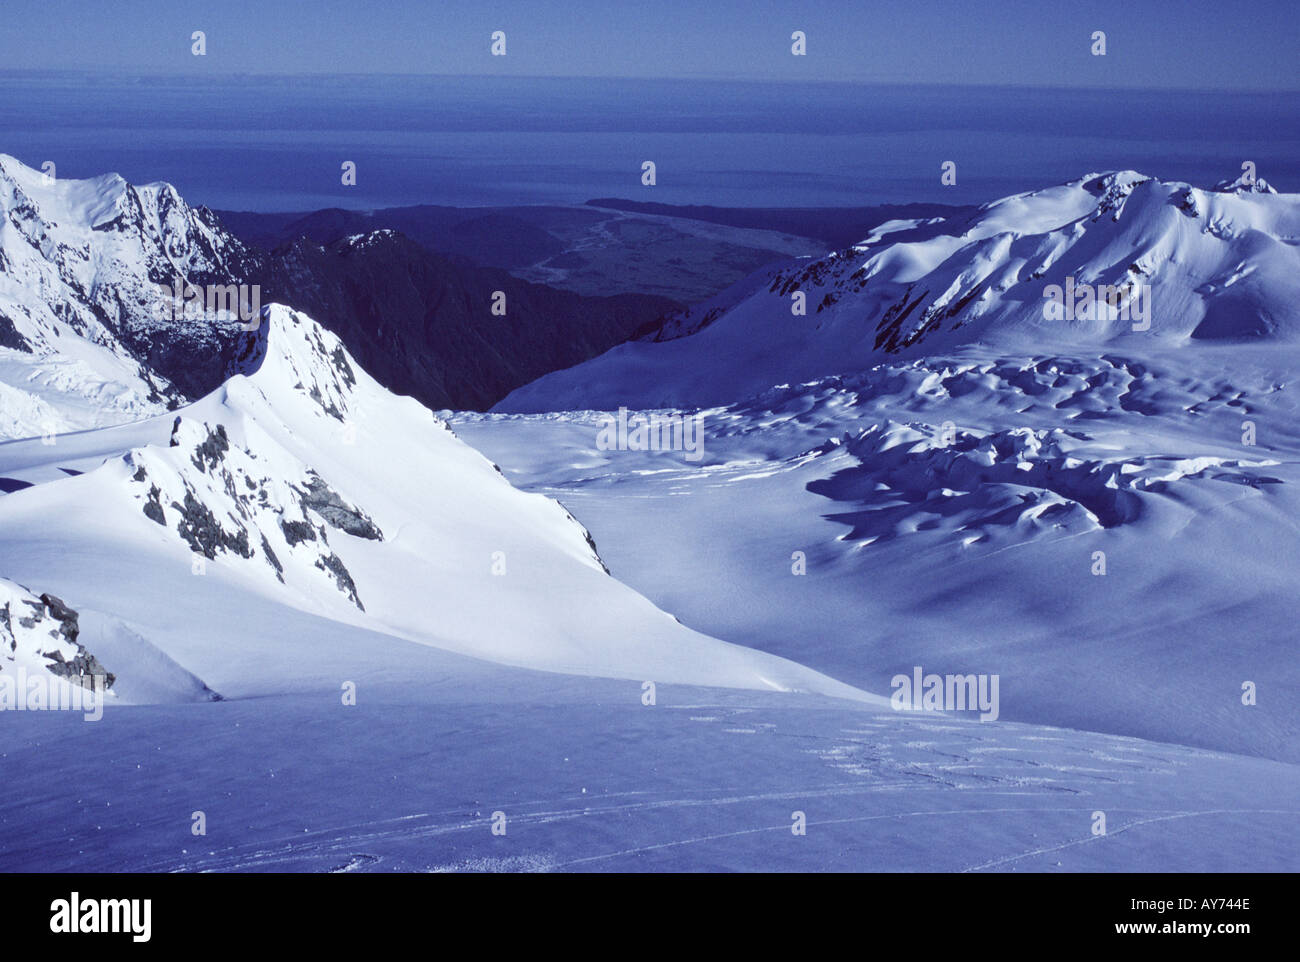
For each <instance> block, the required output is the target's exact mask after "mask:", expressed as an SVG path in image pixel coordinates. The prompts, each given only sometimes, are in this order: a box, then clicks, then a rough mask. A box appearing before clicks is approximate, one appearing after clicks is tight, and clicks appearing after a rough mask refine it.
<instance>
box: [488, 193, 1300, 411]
mask: <svg viewBox="0 0 1300 962" xmlns="http://www.w3.org/2000/svg"><path fill="white" fill-rule="evenodd" d="M1108 290H1109V291H1110V292H1111V293H1109V294H1108V293H1107V291H1108ZM1045 295H1046V296H1045ZM799 308H802V309H803V310H804V311H805V313H798V312H797V310H798V309H799ZM1239 341H1270V342H1286V343H1294V342H1296V341H1300V195H1296V194H1278V193H1276V192H1274V191H1273V189H1272V188H1271V187H1269V186H1268V184H1267V183H1266V182H1264V181H1262V180H1259V181H1254V182H1253V183H1251V184H1249V185H1247V184H1245V183H1243V182H1242V181H1241V180H1238V181H1235V182H1231V183H1226V184H1221V185H1219V186H1218V187H1217V188H1215V189H1210V190H1203V189H1199V188H1196V187H1192V186H1190V185H1188V184H1183V183H1171V182H1164V181H1160V180H1156V179H1154V178H1152V177H1147V176H1144V175H1142V174H1138V173H1135V172H1133V171H1120V172H1115V173H1108V174H1089V175H1088V176H1085V177H1082V178H1080V179H1078V180H1075V181H1071V182H1069V183H1066V184H1062V185H1060V186H1057V187H1051V188H1047V189H1045V190H1039V191H1033V192H1031V193H1026V194H1018V195H1015V196H1013V197H1007V198H1005V199H1003V200H999V201H995V202H993V203H990V204H986V205H984V206H983V207H981V208H979V209H978V210H977V211H976V212H975V213H974V214H971V215H969V216H960V217H957V218H946V219H941V220H931V221H925V222H918V221H895V222H891V223H889V224H886V225H882V227H881V228H878V229H877V230H876V231H874V232H873V234H872V236H870V237H867V238H865V239H864V240H863V241H862V243H860V244H857V245H855V246H853V247H850V248H848V249H846V250H843V251H838V252H835V253H832V254H829V255H828V256H826V257H824V258H821V259H819V260H814V261H810V262H808V261H805V262H800V263H796V264H793V265H791V266H789V267H787V268H784V269H776V270H773V271H769V272H764V273H760V274H758V275H755V276H752V277H750V278H748V279H747V280H746V281H744V282H742V283H740V284H738V285H736V286H735V287H733V288H731V289H729V290H728V291H724V292H723V293H722V294H719V295H718V296H717V297H716V298H714V299H712V300H710V301H706V302H704V303H703V304H700V305H697V306H696V307H694V308H692V309H691V310H689V311H687V312H685V313H684V314H682V315H680V316H677V317H674V318H673V319H671V320H670V322H669V323H668V324H667V325H665V326H664V327H662V328H661V329H660V330H658V331H656V332H655V333H653V334H651V335H648V336H647V337H646V338H645V339H644V340H643V341H642V342H633V343H628V344H623V345H620V346H619V347H616V348H614V349H613V350H611V351H609V352H607V353H606V354H604V355H602V356H601V357H600V358H596V359H593V360H592V361H589V362H587V363H586V364H583V365H579V366H577V367H575V368H571V369H569V370H567V371H560V372H556V373H553V374H551V375H548V376H547V377H543V378H540V379H539V380H537V381H535V382H534V383H533V384H530V385H527V386H526V387H524V388H521V389H519V390H517V391H515V392H513V393H512V394H511V395H510V396H509V397H507V398H506V399H505V400H504V401H502V402H501V403H500V404H499V405H498V406H497V408H496V410H499V411H513V412H532V411H547V410H583V409H597V410H608V409H616V408H618V407H619V406H621V405H627V406H628V407H634V408H635V407H642V408H646V407H665V406H699V405H711V404H719V403H727V402H730V401H735V400H738V399H740V398H743V397H747V396H749V395H752V394H756V393H758V392H760V391H763V390H766V389H767V388H768V387H770V386H772V385H774V384H779V383H788V382H798V381H807V380H812V379H814V378H819V377H824V376H826V375H834V374H844V373H850V372H853V371H857V370H861V369H863V368H866V367H870V366H871V365H873V364H876V363H880V362H881V361H882V360H885V359H888V358H890V357H893V356H904V357H914V356H920V355H923V354H933V353H935V352H942V351H946V350H952V349H953V348H955V347H957V346H960V345H962V344H968V343H972V342H984V343H989V344H995V345H999V346H1004V347H1005V348H1006V349H1007V350H1009V351H1016V352H1018V353H1034V354H1044V353H1048V352H1050V351H1051V350H1053V349H1067V348H1069V347H1070V346H1071V345H1074V346H1080V345H1081V346H1083V347H1084V348H1091V347H1101V346H1109V347H1113V348H1116V349H1121V350H1133V351H1142V350H1145V349H1147V348H1148V347H1151V346H1165V345H1179V344H1185V343H1188V342H1199V343H1230V342H1239Z"/></svg>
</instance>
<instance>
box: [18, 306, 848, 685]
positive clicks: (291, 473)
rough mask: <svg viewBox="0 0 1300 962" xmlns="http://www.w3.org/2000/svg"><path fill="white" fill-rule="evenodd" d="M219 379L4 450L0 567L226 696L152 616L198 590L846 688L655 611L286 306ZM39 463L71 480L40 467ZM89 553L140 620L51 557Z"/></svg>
mask: <svg viewBox="0 0 1300 962" xmlns="http://www.w3.org/2000/svg"><path fill="white" fill-rule="evenodd" d="M232 371H233V372H234V373H232V375H231V377H230V378H229V380H228V381H227V382H226V384H225V385H224V386H223V387H222V388H221V389H219V390H218V391H216V392H214V393H213V394H211V395H209V396H207V397H205V398H203V399H201V400H199V401H197V402H195V403H194V404H191V405H188V406H186V407H183V408H181V409H180V410H179V411H178V412H176V413H175V414H174V415H163V416H160V417H155V418H152V419H149V420H146V421H143V422H140V423H139V424H135V425H129V426H125V427H121V428H116V429H109V430H103V431H95V432H89V433H86V434H82V435H73V436H66V437H59V438H57V439H56V443H55V444H53V445H50V446H43V445H42V444H41V442H40V441H39V440H31V441H22V442H11V443H10V444H7V445H4V446H3V447H0V476H4V477H6V478H7V479H8V480H9V481H10V483H11V485H19V486H20V485H21V484H24V483H26V484H30V486H28V487H21V486H20V487H19V488H18V489H17V490H14V492H13V493H11V494H9V495H6V496H4V497H3V498H0V544H3V545H4V552H3V557H4V559H5V560H4V563H5V565H6V572H5V573H6V574H13V575H15V576H21V577H23V578H30V579H31V580H33V581H35V580H37V579H36V578H33V577H32V575H33V574H39V575H41V578H42V580H41V581H40V583H42V584H45V583H49V584H53V585H55V586H56V587H57V588H58V590H59V591H60V592H62V593H63V594H64V595H65V596H67V597H69V598H76V599H78V601H79V602H82V603H85V604H88V605H89V606H90V607H92V608H93V609H94V610H96V611H98V612H102V613H104V614H105V615H107V616H111V617H113V618H115V619H119V620H120V621H121V622H122V623H123V624H124V625H125V626H126V627H127V628H129V629H130V630H131V631H133V632H135V633H136V634H138V635H139V636H140V637H141V638H142V639H144V640H146V641H148V642H149V643H150V644H151V645H154V646H156V647H157V648H158V649H161V650H162V651H163V652H164V653H165V654H166V655H167V656H168V657H170V658H172V659H173V660H174V661H175V662H176V663H177V664H179V665H180V666H181V667H182V668H183V669H184V670H186V671H188V672H190V673H191V674H192V675H194V676H197V677H199V678H203V679H204V680H205V681H207V682H209V683H211V684H212V686H213V687H214V688H215V689H216V690H218V691H221V692H222V694H223V695H226V694H229V690H230V688H231V686H232V685H234V686H235V689H236V690H238V685H239V684H241V683H242V684H245V685H246V684H248V682H249V679H248V678H246V677H240V676H236V677H235V678H234V679H232V678H231V677H230V674H229V669H225V670H222V669H221V668H220V666H219V665H217V666H214V665H213V664H212V663H211V659H212V658H213V657H214V654H215V652H214V651H212V650H209V649H207V648H192V647H190V645H191V642H189V641H188V640H186V641H184V642H177V641H176V639H175V638H174V637H173V636H172V631H173V629H169V628H167V627H166V626H167V625H168V624H174V623H175V622H176V620H177V618H178V617H180V618H181V620H182V621H188V620H189V619H190V618H191V617H202V616H201V615H200V614H199V611H201V610H204V609H203V604H204V600H203V595H204V587H205V586H206V585H215V584H220V585H222V586H224V587H223V589H222V590H223V593H225V594H226V595H227V596H229V597H231V598H237V597H240V596H248V597H253V596H256V597H258V598H261V599H263V600H264V602H269V603H273V604H274V605H277V606H287V607H288V608H290V609H295V610H298V611H301V612H304V613H305V612H311V613H313V614H316V615H321V616H324V617H326V618H329V619H331V620H336V621H339V622H342V623H345V624H349V625H355V626H358V627H365V628H369V629H370V630H372V631H379V632H383V633H386V634H390V635H396V636H398V637H402V638H407V639H410V640H413V641H418V642H421V643H424V644H431V645H435V646H437V647H440V648H445V649H449V650H452V651H456V652H460V653H462V654H467V655H473V656H476V657H479V658H486V659H489V660H492V661H497V662H501V663H505V664H510V665H516V666H523V667H532V668H542V669H547V670H551V671H560V672H569V673H575V674H581V675H604V676H607V677H621V678H634V679H638V680H641V679H658V680H681V681H694V682H697V683H709V684H718V685H723V686H727V687H756V688H763V689H800V690H809V691H820V692H824V693H829V694H837V695H847V696H849V697H857V698H860V697H863V696H861V694H860V693H858V692H856V691H854V690H853V689H850V688H848V687H847V686H844V685H840V684H839V683H837V682H834V681H832V680H831V679H829V678H826V677H824V676H822V675H819V674H817V673H815V672H811V671H808V670H806V669H803V668H801V667H800V666H798V665H795V664H793V663H791V662H787V661H785V660H783V659H779V658H774V657H773V656H770V655H765V654H762V653H760V652H754V651H749V650H746V649H743V648H739V647H737V646H734V645H728V644H725V643H722V642H718V641H716V640H714V639H711V638H708V637H707V636H704V635H701V634H699V633H697V632H694V631H691V630H689V629H687V628H685V627H683V626H682V625H680V624H679V623H678V622H677V621H676V620H674V619H673V618H672V617H670V616H669V615H666V614H665V613H664V612H662V611H659V610H658V609H656V608H654V607H653V606H652V605H650V604H649V603H648V602H646V601H645V599H643V598H641V597H640V596H639V595H637V594H636V593H634V592H633V591H631V590H629V589H628V588H626V587H625V586H624V585H622V584H621V583H619V582H618V581H616V580H615V579H614V578H611V577H610V576H609V573H608V571H607V570H606V569H605V566H604V565H603V564H602V562H601V560H600V558H599V556H598V555H597V554H596V551H595V545H594V543H593V541H592V539H591V537H590V535H589V534H588V533H587V531H586V529H585V528H583V527H582V525H580V524H579V523H578V522H577V521H575V520H574V518H573V517H572V515H570V514H569V512H568V511H566V510H565V509H564V508H563V507H562V506H560V505H559V504H558V503H557V502H555V501H553V500H551V499H550V498H547V497H543V496H542V495H538V494H525V493H522V492H519V491H517V490H516V489H514V488H513V487H512V486H511V485H510V484H509V483H508V482H507V481H506V480H505V479H504V478H503V477H502V475H501V474H500V472H499V471H498V470H496V469H495V466H494V465H492V464H491V463H490V462H489V461H487V460H486V459H485V458H484V457H483V456H482V455H480V454H478V453H477V452H475V451H474V450H473V449H471V448H469V447H468V446H466V445H465V444H463V443H462V442H461V441H459V440H458V439H457V438H456V437H455V436H454V435H453V434H452V433H451V431H450V430H449V429H448V427H447V426H446V424H445V423H444V422H442V421H440V420H438V419H437V418H435V417H434V416H433V415H432V414H431V413H430V412H429V411H428V410H427V409H425V408H423V407H421V406H420V405H419V404H418V403H416V402H414V401H413V400H411V399H409V398H400V397H395V396H393V395H391V394H389V393H388V392H387V391H385V390H384V389H383V388H382V387H380V386H379V385H378V384H377V383H375V382H374V381H373V380H372V379H371V378H370V377H369V375H367V374H366V373H365V372H364V371H363V370H362V369H361V368H360V367H358V366H357V365H356V364H355V362H353V361H352V359H351V358H350V356H349V355H348V354H347V352H346V351H345V350H344V349H343V347H342V345H341V344H340V342H339V341H338V339H337V338H336V337H335V336H334V335H333V334H331V333H330V332H328V331H325V330H323V329H322V328H321V327H320V326H319V325H317V324H316V323H315V322H314V321H312V320H311V319H309V318H307V317H305V316H304V315H301V314H298V313H296V312H293V311H290V310H288V309H286V308H283V307H281V306H279V305H272V306H271V307H269V308H268V309H267V311H266V316H265V318H264V323H263V324H262V326H261V328H260V329H259V330H258V331H257V332H255V333H251V334H247V335H244V337H243V340H242V341H241V343H240V344H239V345H238V346H237V350H236V356H235V360H234V361H233V362H232ZM65 445H66V446H67V447H66V449H65V447H64V446H65ZM70 464H75V465H78V468H77V469H75V470H74V469H72V468H70V467H68V466H69V465H70ZM50 466H60V467H63V468H65V469H66V471H65V472H64V473H65V474H75V476H73V477H63V479H62V480H55V481H49V480H46V479H49V478H50V477H52V476H53V475H51V473H50V471H49V467H50ZM76 471H84V473H81V474H77V473H76ZM104 553H107V554H109V555H111V556H114V557H121V558H130V559H131V564H130V565H129V566H127V567H130V568H135V569H138V570H137V573H136V575H135V577H136V578H142V579H143V580H144V583H145V584H147V585H149V586H150V591H151V592H152V591H157V592H159V593H160V594H159V596H158V597H157V598H155V599H154V600H153V602H146V603H145V604H144V605H143V608H144V609H145V612H146V613H144V614H141V611H140V610H139V598H138V595H139V592H138V591H137V590H135V589H132V588H129V587H128V586H126V585H123V584H121V583H120V582H119V583H117V587H116V589H115V588H114V584H115V578H118V577H122V578H126V577H130V576H129V575H128V574H127V573H126V572H125V571H123V572H121V573H120V574H117V573H115V572H114V571H112V570H108V571H106V570H102V569H100V570H94V569H92V568H90V567H88V566H86V565H85V564H84V563H78V564H68V563H67V561H66V560H64V559H66V558H67V557H69V556H70V555H73V554H75V555H78V556H81V557H84V556H85V555H87V554H90V555H95V554H104ZM141 572H143V573H141ZM132 583H134V582H132ZM115 591H116V592H117V593H118V594H120V596H121V597H131V596H132V595H135V596H136V597H135V598H134V600H133V602H132V605H134V606H135V607H123V605H122V603H121V600H120V597H119V598H116V599H115ZM151 605H154V606H157V607H155V608H154V609H153V613H152V614H149V613H147V612H148V611H149V610H150V608H151ZM191 609H192V610H193V615H192V616H190V615H187V616H180V615H179V612H181V611H190V610H191ZM228 643H229V642H228V641H223V643H222V644H223V645H225V644H228ZM236 644H237V643H236ZM281 670H283V669H281ZM259 683H265V679H260V680H259Z"/></svg>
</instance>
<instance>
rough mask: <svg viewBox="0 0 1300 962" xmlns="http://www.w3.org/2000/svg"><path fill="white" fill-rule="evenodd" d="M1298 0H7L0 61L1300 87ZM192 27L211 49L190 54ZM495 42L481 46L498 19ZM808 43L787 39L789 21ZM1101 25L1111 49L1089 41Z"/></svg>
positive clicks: (154, 69)
mask: <svg viewBox="0 0 1300 962" xmlns="http://www.w3.org/2000/svg"><path fill="white" fill-rule="evenodd" d="M1296 4H1297V0H1248V2H1247V0H1178V2H1175V3H1170V2H1169V0H1158V2H1157V0H1073V2H1061V0H982V2H975V0H865V2H864V0H859V2H847V0H819V2H815V3H814V2H802V3H798V2H788V0H783V2H776V0H750V2H740V0H658V2H656V0H639V2H628V0H565V2H563V3H560V2H541V0H531V2H511V0H371V2H364V0H315V2H310V3H307V2H303V0H294V2H289V0H222V2H220V3H213V2H211V0H166V2H163V0H116V2H105V0H4V5H3V9H2V10H0V65H3V67H4V68H7V69H19V70H51V69H53V70H86V69H94V70H99V69H108V70H112V71H115V72H130V73H188V72H203V73H207V74H222V73H226V74H229V73H254V74H256V73H290V74H299V73H331V74H349V73H413V74H493V73H501V74H514V75H524V76H605V77H665V78H727V79H754V80H770V81H782V80H786V81H798V80H844V81H854V82H868V83H869V82H888V83H980V84H985V83H986V84H1012V85H1032V86H1043V85H1046V86H1067V87H1115V88H1170V87H1174V88H1179V87H1181V88H1187V89H1204V88H1216V89H1236V90H1241V89H1245V90H1291V91H1294V90H1300V58H1297V55H1296V53H1297V49H1300V42H1298V41H1300V16H1297V6H1296ZM196 30H202V31H204V33H205V36H206V45H207V53H206V56H203V57H196V56H194V55H193V54H192V53H191V35H192V34H193V32H194V31H196ZM496 30H501V31H504V32H505V34H506V55H505V56H504V57H494V56H492V55H491V53H490V43H491V41H490V36H491V34H492V32H493V31H496ZM796 30H801V31H803V32H804V34H805V35H806V37H807V55H806V56H803V57H796V56H794V55H792V53H791V49H790V48H791V34H792V33H793V32H794V31H796ZM1097 30H1101V31H1104V32H1105V34H1106V55H1105V56H1094V55H1093V54H1092V53H1091V50H1090V48H1091V46H1092V42H1093V41H1092V34H1093V32H1094V31H1097Z"/></svg>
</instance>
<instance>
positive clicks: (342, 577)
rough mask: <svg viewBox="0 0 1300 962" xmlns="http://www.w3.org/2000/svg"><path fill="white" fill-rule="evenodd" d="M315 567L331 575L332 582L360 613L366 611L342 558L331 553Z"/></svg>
mask: <svg viewBox="0 0 1300 962" xmlns="http://www.w3.org/2000/svg"><path fill="white" fill-rule="evenodd" d="M316 567H317V568H320V569H321V570H322V571H328V572H329V573H330V574H332V575H333V576H334V582H335V583H336V584H337V585H338V586H339V590H340V591H342V592H343V593H344V594H345V595H347V596H348V597H349V598H351V599H352V603H353V604H354V605H356V606H357V607H358V608H360V609H361V610H362V611H365V610H366V606H365V605H363V604H362V603H361V598H360V597H359V596H358V595H357V586H356V584H355V583H354V582H353V580H352V574H351V572H349V571H348V569H347V566H346V565H344V564H343V559H342V558H340V557H339V556H338V555H336V554H334V552H332V551H331V552H330V553H329V554H327V555H325V556H324V557H323V558H321V559H319V560H318V561H317V562H316Z"/></svg>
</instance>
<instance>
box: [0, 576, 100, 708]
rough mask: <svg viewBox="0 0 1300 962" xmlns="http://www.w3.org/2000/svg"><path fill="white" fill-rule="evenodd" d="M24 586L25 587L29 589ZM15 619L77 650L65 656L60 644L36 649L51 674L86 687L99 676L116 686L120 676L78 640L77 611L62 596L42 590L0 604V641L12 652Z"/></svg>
mask: <svg viewBox="0 0 1300 962" xmlns="http://www.w3.org/2000/svg"><path fill="white" fill-rule="evenodd" d="M18 587H19V588H21V586H18ZM22 590H23V591H26V589H22ZM15 605H17V606H18V610H17V611H15V610H14V608H15ZM51 622H53V624H51ZM15 623H16V624H17V625H18V627H19V628H22V629H25V630H26V631H28V632H36V633H37V635H38V637H40V638H44V637H45V636H47V635H48V637H49V638H50V639H52V640H54V641H56V642H60V643H65V644H67V645H70V646H72V648H73V649H74V654H73V655H72V657H71V658H68V657H65V656H64V654H63V652H61V651H59V650H58V649H57V648H56V649H53V650H50V651H43V650H41V651H38V652H36V653H37V654H39V655H40V657H42V658H44V659H45V660H46V661H45V668H46V669H47V670H48V671H49V672H50V673H51V674H53V675H57V676H58V677H60V678H64V679H66V680H67V681H69V682H71V683H73V684H77V685H80V686H81V687H83V688H88V689H93V688H94V687H95V678H96V677H99V678H102V679H103V686H104V688H105V689H106V690H107V689H109V688H112V687H113V682H115V681H116V680H117V676H116V675H114V674H113V673H112V672H110V671H108V670H107V669H105V668H104V666H103V665H102V664H100V661H99V659H98V658H96V657H95V656H94V655H93V654H91V653H90V652H89V651H87V650H86V648H85V646H84V645H82V644H81V643H80V642H79V641H77V637H78V635H79V634H80V633H81V629H80V626H79V625H78V616H77V612H76V611H75V610H74V609H73V608H72V607H71V606H69V605H68V604H67V603H66V602H64V601H63V599H62V598H59V597H57V596H56V595H52V594H42V595H40V597H39V598H37V597H35V596H29V597H18V598H16V599H15V600H14V601H6V602H5V603H4V604H3V605H0V642H3V643H4V644H3V649H0V650H7V651H8V653H9V654H10V655H11V656H12V654H13V653H14V652H16V651H17V650H18V635H17V634H16V633H15V631H14V625H15ZM27 637H28V638H30V637H31V636H30V635H29V636H27ZM28 644H30V641H29V642H28ZM38 644H42V642H38Z"/></svg>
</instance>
